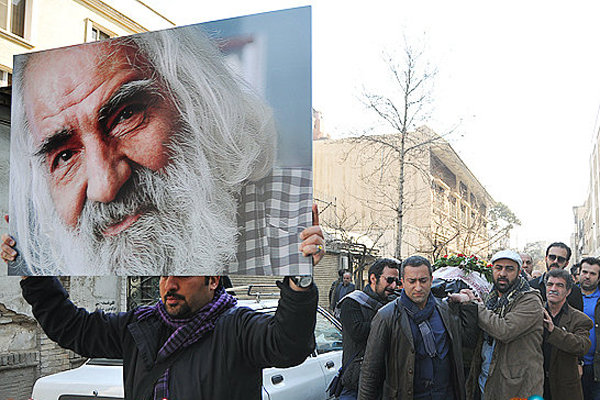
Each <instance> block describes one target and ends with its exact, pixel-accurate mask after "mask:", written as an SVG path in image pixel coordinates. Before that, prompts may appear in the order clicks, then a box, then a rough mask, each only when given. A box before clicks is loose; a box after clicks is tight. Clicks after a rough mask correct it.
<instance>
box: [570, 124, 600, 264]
mask: <svg viewBox="0 0 600 400" xmlns="http://www.w3.org/2000/svg"><path fill="white" fill-rule="evenodd" d="M589 164H590V168H589V174H590V176H589V185H588V192H587V198H586V199H585V201H584V203H583V204H582V205H580V206H575V207H573V218H574V229H573V234H572V235H571V248H572V249H573V257H574V260H573V261H572V263H575V262H579V261H580V260H581V259H582V258H583V257H585V256H595V257H597V256H600V210H599V208H598V206H599V203H598V200H599V192H600V178H599V177H598V173H599V171H600V131H598V133H597V135H596V138H595V143H594V146H593V147H592V153H591V154H590V159H589Z"/></svg>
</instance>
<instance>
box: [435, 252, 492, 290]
mask: <svg viewBox="0 0 600 400" xmlns="http://www.w3.org/2000/svg"><path fill="white" fill-rule="evenodd" d="M443 267H458V268H460V269H462V270H463V271H465V273H466V274H469V273H471V272H479V273H480V274H481V275H483V276H484V277H485V279H487V281H488V282H489V283H493V280H492V264H488V263H486V262H485V261H483V260H481V259H479V258H477V256H474V255H471V256H466V255H464V254H457V255H450V256H449V255H447V254H446V255H445V256H443V257H441V258H438V259H437V260H436V261H435V263H434V264H433V270H434V271H435V270H436V269H439V268H443Z"/></svg>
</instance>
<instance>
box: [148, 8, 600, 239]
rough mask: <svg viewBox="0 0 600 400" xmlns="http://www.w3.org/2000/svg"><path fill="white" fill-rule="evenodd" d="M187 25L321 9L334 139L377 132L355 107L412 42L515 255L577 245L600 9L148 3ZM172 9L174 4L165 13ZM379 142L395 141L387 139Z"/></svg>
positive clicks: (317, 38)
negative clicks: (514, 219)
mask: <svg viewBox="0 0 600 400" xmlns="http://www.w3.org/2000/svg"><path fill="white" fill-rule="evenodd" d="M148 3H151V4H153V6H154V7H156V9H157V10H160V11H161V12H163V13H164V14H165V15H167V16H168V17H170V18H172V19H173V20H174V21H175V22H176V23H177V24H180V25H181V24H191V23H197V22H205V21H211V20H215V19H222V18H229V17H234V16H239V15H244V14H250V13H256V12H264V11H272V10H276V9H282V8H287V7H295V6H301V5H312V6H313V107H314V108H316V109H317V110H319V111H321V112H322V113H323V116H324V127H325V129H326V130H327V131H328V133H330V134H331V135H332V136H333V137H335V138H338V137H343V136H347V135H348V134H350V133H351V132H352V131H360V130H361V129H363V128H365V127H373V126H376V123H375V122H374V120H373V119H372V118H373V117H372V116H371V115H370V114H369V113H368V112H367V111H365V110H364V108H363V106H362V105H361V104H360V102H359V101H358V100H357V98H358V96H359V93H360V91H361V89H362V87H366V88H375V89H376V88H378V87H380V86H381V85H382V84H385V81H384V80H383V76H384V74H383V73H382V71H384V69H383V64H382V57H381V54H382V52H383V51H387V52H390V53H394V52H398V53H399V52H401V50H402V48H403V46H404V37H406V38H408V40H409V41H410V42H412V43H418V44H420V45H422V46H423V47H424V49H425V55H424V56H425V58H426V59H427V60H428V61H429V62H430V63H431V64H432V65H433V66H435V67H436V68H437V70H438V74H437V76H436V79H435V87H434V91H433V97H434V104H433V105H432V106H433V108H432V113H431V115H432V119H431V120H429V121H428V122H427V125H429V126H430V127H431V128H433V129H434V130H435V131H436V132H438V133H445V132H447V131H448V130H449V129H451V128H452V127H455V126H456V125H458V128H457V129H456V131H455V132H454V133H453V134H452V135H451V136H450V137H449V141H450V142H451V143H452V145H453V146H454V148H455V150H456V151H457V152H458V153H459V155H460V156H461V157H462V158H463V160H464V161H465V163H466V164H467V165H468V167H469V168H470V169H471V171H472V172H473V173H474V174H475V176H476V177H477V178H478V179H479V180H480V181H481V183H482V184H483V185H484V186H485V187H486V188H487V189H488V192H489V193H490V194H491V195H492V196H493V197H494V198H495V199H496V200H497V201H502V202H504V203H506V204H507V205H508V206H509V207H510V208H511V209H512V210H513V211H514V212H515V213H516V214H517V216H518V217H519V218H520V219H521V221H522V222H523V226H522V227H521V228H520V229H519V230H518V231H516V232H515V233H514V234H513V236H514V237H513V239H515V240H516V242H515V245H516V246H518V247H523V245H524V244H525V243H527V242H528V241H536V240H547V241H555V240H562V241H565V242H568V241H569V237H570V235H571V233H572V230H573V212H572V207H573V206H574V205H580V204H583V202H584V201H585V198H586V196H587V190H588V182H589V157H590V154H591V151H592V149H593V145H594V141H593V139H594V137H595V136H596V134H595V132H596V131H597V125H598V123H597V118H598V110H599V107H600V52H599V51H598V50H597V48H598V47H599V44H600V24H599V23H598V22H597V17H598V15H600V5H597V4H596V2H593V1H589V2H567V1H561V2H556V1H532V0H528V1H503V2H495V3H494V4H492V3H491V2H482V1H456V0H453V1H426V0H420V1H406V0H401V1H376V0H372V1H369V2H349V1H338V0H314V1H303V2H301V1H291V0H290V1H286V0H277V1H269V0H262V1H261V0H253V1H251V2H249V1H242V0H240V1H237V0H235V1H234V0H221V1H218V2H197V1H195V0H168V1H166V0H153V1H148ZM165 5H168V7H166V6H165ZM381 133H388V132H387V131H386V130H382V131H381Z"/></svg>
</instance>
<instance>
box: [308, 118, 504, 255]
mask: <svg viewBox="0 0 600 400" xmlns="http://www.w3.org/2000/svg"><path fill="white" fill-rule="evenodd" d="M410 135H411V136H412V137H413V142H412V143H409V145H411V144H415V143H420V142H422V141H423V140H428V138H435V139H434V140H433V143H432V144H428V145H424V146H421V147H420V148H419V149H418V150H416V151H413V152H412V153H410V157H409V158H408V159H407V162H406V169H405V182H404V186H405V190H404V193H405V196H404V216H403V235H402V236H403V237H402V257H406V256H408V255H411V254H415V253H421V254H425V255H429V256H432V255H440V254H445V253H446V252H453V253H459V252H469V253H471V252H472V253H476V254H479V255H481V256H483V257H487V256H488V254H487V253H488V252H489V241H488V239H489V234H488V228H489V225H488V220H487V218H486V216H487V211H488V210H489V209H490V207H491V206H492V205H493V204H494V200H493V199H492V198H491V196H490V195H489V194H488V193H487V191H486V190H485V188H484V187H483V185H482V184H481V183H480V182H479V181H478V180H477V178H476V177H475V176H474V175H473V173H472V172H471V171H470V170H469V169H468V167H467V166H466V165H465V164H464V162H463V161H462V160H461V159H460V157H459V156H458V155H457V154H456V152H455V151H454V150H453V149H452V147H451V146H450V145H449V144H448V143H447V142H446V141H445V140H443V139H442V138H440V137H439V136H437V135H436V134H435V133H434V132H433V131H431V130H430V129H428V128H426V127H423V128H420V130H419V131H418V132H415V133H412V134H410ZM395 137H396V138H397V135H383V136H373V137H371V139H370V140H368V141H367V142H365V141H360V142H357V141H356V140H355V139H352V138H347V139H340V140H318V141H314V142H313V179H314V195H315V198H316V199H317V200H318V201H319V202H321V203H325V205H326V208H325V209H324V210H323V212H322V224H323V225H324V226H325V228H326V229H328V230H329V231H330V232H337V233H338V236H344V235H345V236H346V237H349V238H351V239H353V240H355V241H356V240H364V242H365V243H371V244H372V243H375V245H374V246H375V248H377V249H379V251H380V255H382V256H390V255H393V254H394V253H395V242H396V231H397V228H396V221H397V216H396V212H395V211H394V209H393V208H395V207H397V204H398V199H399V196H398V189H397V188H398V179H399V171H400V165H399V162H398V160H397V153H395V150H393V149H392V150H390V147H389V146H381V145H380V143H381V142H386V143H389V142H390V141H393V140H396V139H395ZM432 160H436V161H433V162H434V163H435V165H432ZM440 165H443V166H444V170H445V171H446V172H445V173H446V174H447V175H449V176H450V177H451V179H449V178H446V180H447V181H449V182H447V183H444V181H443V179H442V178H443V176H442V175H443V174H442V172H441V171H439V166H440ZM452 199H453V200H452ZM436 235H437V236H436ZM441 237H446V238H451V237H454V238H455V239H454V240H452V241H451V242H449V243H445V246H444V247H443V248H439V249H437V250H436V248H435V247H434V245H436V244H437V245H438V246H439V242H440V240H441ZM446 241H447V240H446Z"/></svg>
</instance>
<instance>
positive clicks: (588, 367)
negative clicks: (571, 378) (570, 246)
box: [579, 257, 600, 400]
mask: <svg viewBox="0 0 600 400" xmlns="http://www.w3.org/2000/svg"><path fill="white" fill-rule="evenodd" d="M599 281H600V259H598V258H595V257H587V258H584V259H583V260H581V274H580V275H579V285H580V286H581V292H582V294H583V312H584V313H585V314H586V315H587V316H588V317H590V319H591V320H592V321H594V325H593V326H592V329H590V332H589V337H590V341H591V342H592V345H591V347H590V350H589V351H588V352H587V353H586V354H585V355H584V356H583V376H582V377H581V383H582V385H583V398H584V399H585V400H600V355H598V353H597V351H596V349H597V345H598V342H599V341H600V337H599V336H600V330H599V329H597V327H598V322H600V307H598V300H600V290H598V282H599Z"/></svg>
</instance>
